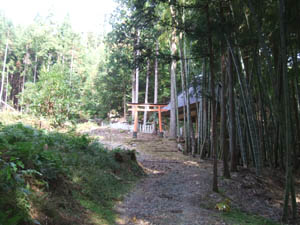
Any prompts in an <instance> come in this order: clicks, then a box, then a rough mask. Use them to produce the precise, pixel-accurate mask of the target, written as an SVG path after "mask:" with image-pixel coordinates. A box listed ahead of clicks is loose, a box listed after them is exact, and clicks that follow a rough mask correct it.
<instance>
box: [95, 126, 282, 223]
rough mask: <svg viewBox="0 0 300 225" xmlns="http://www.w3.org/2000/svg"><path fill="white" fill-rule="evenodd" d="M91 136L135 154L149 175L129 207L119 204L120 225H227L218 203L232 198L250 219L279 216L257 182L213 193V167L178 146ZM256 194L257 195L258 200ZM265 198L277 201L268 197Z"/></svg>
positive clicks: (223, 185)
mask: <svg viewBox="0 0 300 225" xmlns="http://www.w3.org/2000/svg"><path fill="white" fill-rule="evenodd" d="M92 134H93V135H96V136H98V137H99V138H100V140H101V142H102V143H104V144H105V145H106V146H108V147H111V148H114V147H117V146H124V147H126V148H130V149H135V150H136V151H137V159H138V162H139V163H140V165H141V166H142V167H143V168H144V170H145V172H146V173H147V176H146V177H145V178H144V179H142V180H141V181H140V182H139V183H138V184H137V185H136V187H135V188H134V190H132V192H130V193H129V194H128V195H127V196H126V197H125V198H124V201H123V202H120V203H119V204H117V206H116V211H117V213H118V214H119V218H118V219H117V221H116V224H118V225H123V224H127V225H150V224H155V225H196V224H203V225H204V224H207V225H213V224H227V223H226V222H224V221H223V220H222V218H221V216H220V212H219V211H217V210H216V209H215V205H216V203H218V202H221V201H224V199H225V196H227V197H226V198H228V196H229V198H230V200H232V205H234V206H235V207H238V208H241V209H243V208H244V207H243V205H245V208H247V210H248V211H250V212H251V213H255V214H261V215H264V216H266V217H269V218H272V219H278V218H279V216H280V211H279V208H276V207H273V206H271V204H270V202H267V201H265V197H264V196H263V198H262V195H264V194H265V193H264V192H263V191H265V190H264V189H263V187H256V186H255V185H256V183H257V182H256V181H254V183H253V187H252V186H250V187H249V185H248V184H249V181H247V185H248V186H247V187H243V183H241V182H239V180H244V179H243V178H242V179H241V177H237V176H240V175H238V174H232V176H233V179H232V180H224V179H223V180H220V179H219V180H220V183H219V186H220V190H221V193H220V194H216V193H213V192H212V191H211V184H212V181H211V179H212V167H211V163H210V162H209V161H203V160H201V159H197V158H191V157H190V156H184V155H183V154H182V153H181V152H179V151H177V144H176V143H175V142H173V141H170V140H167V139H164V138H158V137H157V136H153V135H145V134H139V136H138V139H135V140H134V139H132V138H131V134H130V133H126V132H119V131H112V130H101V129H100V130H99V129H98V130H95V131H94V132H92ZM247 174H248V173H247ZM220 176H221V174H220ZM241 176H243V174H242V175H241ZM244 176H245V177H246V180H247V179H248V180H250V183H251V181H252V180H253V179H254V180H255V178H253V176H249V175H244ZM238 189H241V190H238ZM248 190H250V192H249V191H248ZM253 190H254V192H256V193H258V195H255V196H254V195H253V193H252V192H253ZM247 191H248V192H247ZM259 194H261V196H259ZM266 198H267V199H268V198H272V197H270V196H269V195H267V197H266ZM243 199H247V201H246V200H245V202H244V201H243ZM258 203H259V204H258ZM252 206H253V207H252ZM252 209H253V210H252Z"/></svg>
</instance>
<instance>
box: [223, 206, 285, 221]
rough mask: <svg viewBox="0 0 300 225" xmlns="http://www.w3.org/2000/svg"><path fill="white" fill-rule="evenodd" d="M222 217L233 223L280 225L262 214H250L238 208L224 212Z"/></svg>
mask: <svg viewBox="0 0 300 225" xmlns="http://www.w3.org/2000/svg"><path fill="white" fill-rule="evenodd" d="M222 217H223V218H224V219H225V220H226V222H228V223H230V224H232V225H238V224H244V225H266V224H268V225H279V223H276V222H274V221H272V220H269V219H266V218H264V217H261V216H256V215H250V214H247V213H245V212H242V211H240V210H237V209H233V210H231V211H229V212H224V213H223V214H222Z"/></svg>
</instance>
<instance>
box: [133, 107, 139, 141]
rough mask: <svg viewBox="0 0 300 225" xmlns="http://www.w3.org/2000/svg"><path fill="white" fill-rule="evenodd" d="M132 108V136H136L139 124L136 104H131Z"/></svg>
mask: <svg viewBox="0 0 300 225" xmlns="http://www.w3.org/2000/svg"><path fill="white" fill-rule="evenodd" d="M132 109H133V111H134V127H133V138H137V132H138V125H139V117H138V106H133V107H132Z"/></svg>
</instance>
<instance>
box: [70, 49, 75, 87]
mask: <svg viewBox="0 0 300 225" xmlns="http://www.w3.org/2000/svg"><path fill="white" fill-rule="evenodd" d="M73 63H74V51H73V48H72V56H71V65H70V80H69V82H70V86H71V85H72V74H73Z"/></svg>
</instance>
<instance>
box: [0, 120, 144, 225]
mask: <svg viewBox="0 0 300 225" xmlns="http://www.w3.org/2000/svg"><path fill="white" fill-rule="evenodd" d="M20 117H21V116H18V120H19V121H20V120H21V121H22V118H20ZM1 118H2V119H3V118H4V117H3V116H2V117H1ZM27 120H28V119H27ZM4 121H5V122H7V121H10V123H13V119H11V118H10V119H4ZM29 121H31V122H32V121H33V120H31V119H29ZM34 123H35V122H34ZM37 124H39V123H37ZM116 155H117V156H118V157H116ZM120 158H121V160H120ZM116 159H119V160H118V161H117V160H116ZM120 161H122V162H120ZM0 169H1V170H0V171H1V172H0V199H1V201H0V224H10V225H13V224H48V225H50V224H55V225H60V224H61V225H62V224H63V225H68V224H82V225H84V224H115V214H114V212H113V205H114V203H115V202H116V201H118V200H121V198H122V195H124V193H126V192H127V191H128V190H129V188H130V187H131V185H132V184H133V182H134V181H135V180H136V179H137V178H138V177H140V176H141V175H142V174H143V172H142V170H141V169H140V168H139V166H138V165H137V163H136V161H135V157H134V154H132V152H124V151H123V150H120V149H116V150H114V151H107V150H106V149H104V148H103V146H101V145H100V144H98V143H96V142H93V140H91V139H90V138H88V137H87V136H82V135H76V134H75V133H72V132H70V133H64V134H63V133H58V132H47V131H45V130H38V129H35V128H32V127H29V126H24V125H22V124H21V123H19V124H15V125H4V124H1V125H0Z"/></svg>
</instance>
